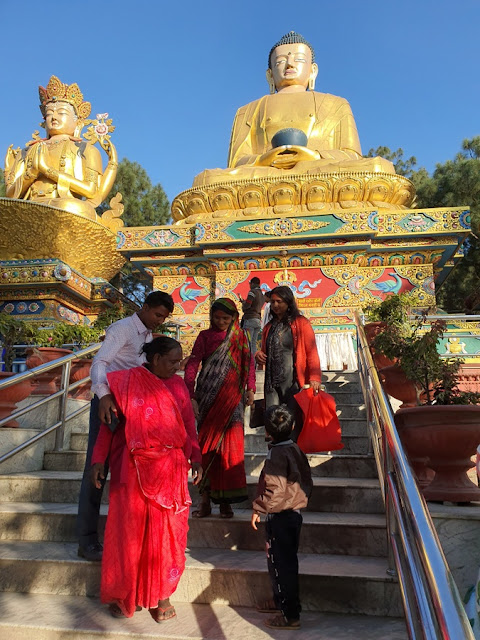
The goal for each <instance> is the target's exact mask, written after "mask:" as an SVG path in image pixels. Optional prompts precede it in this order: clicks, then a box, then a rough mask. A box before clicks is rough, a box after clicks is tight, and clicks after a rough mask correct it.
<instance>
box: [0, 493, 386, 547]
mask: <svg viewBox="0 0 480 640" xmlns="http://www.w3.org/2000/svg"><path fill="white" fill-rule="evenodd" d="M234 510H235V517H234V518H232V519H231V520H230V521H226V520H224V519H222V518H219V516H218V509H217V508H215V507H214V509H213V514H212V516H209V517H208V518H202V519H199V518H192V517H190V521H189V526H190V530H189V532H188V546H189V547H192V548H204V547H205V548H218V549H246V550H250V551H263V549H264V548H265V542H264V539H263V532H262V534H261V535H260V536H259V535H257V534H255V533H254V531H253V530H252V528H251V526H250V517H251V514H252V512H251V509H236V508H235V507H234ZM107 511H108V507H107V505H102V510H101V518H100V531H101V532H102V533H103V530H104V525H105V520H106V515H107ZM76 517H77V505H76V504H58V503H29V502H16V503H15V502H9V503H0V540H24V541H27V540H29V541H31V542H35V541H44V542H75V541H76V540H77V537H76V534H75V521H76ZM260 526H261V528H262V531H263V525H260ZM386 542H387V541H386V530H385V517H384V516H383V515H381V514H368V513H367V514H360V513H347V514H344V513H313V512H308V511H307V512H304V514H303V527H302V535H301V538H300V551H301V552H302V553H327V554H341V555H355V556H378V557H380V556H386V554H387V545H386Z"/></svg>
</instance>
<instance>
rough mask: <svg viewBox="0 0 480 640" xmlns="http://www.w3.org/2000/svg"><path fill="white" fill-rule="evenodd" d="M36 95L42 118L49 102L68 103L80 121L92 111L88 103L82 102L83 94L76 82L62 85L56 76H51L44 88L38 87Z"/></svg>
mask: <svg viewBox="0 0 480 640" xmlns="http://www.w3.org/2000/svg"><path fill="white" fill-rule="evenodd" d="M38 95H39V97H40V111H41V112H42V115H43V117H45V107H46V105H47V104H48V103H49V102H59V101H61V102H68V103H69V104H71V105H72V106H73V108H74V109H75V112H76V114H77V116H78V117H79V118H80V119H81V120H85V118H88V116H89V115H90V111H91V110H92V105H91V104H90V102H84V101H83V93H82V92H81V91H80V87H79V86H78V84H77V83H76V82H74V83H73V84H64V83H63V82H61V81H60V80H59V79H58V78H57V76H52V77H51V78H50V80H49V81H48V84H47V86H46V87H38Z"/></svg>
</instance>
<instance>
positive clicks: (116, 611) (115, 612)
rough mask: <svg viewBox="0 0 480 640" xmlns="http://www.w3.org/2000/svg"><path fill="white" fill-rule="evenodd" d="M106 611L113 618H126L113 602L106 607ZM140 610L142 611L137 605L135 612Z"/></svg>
mask: <svg viewBox="0 0 480 640" xmlns="http://www.w3.org/2000/svg"><path fill="white" fill-rule="evenodd" d="M108 610H109V612H110V615H111V616H112V617H113V618H126V615H125V614H124V613H123V611H122V610H121V609H120V607H119V606H118V604H116V603H115V602H112V604H109V605H108ZM141 610H142V607H139V606H138V605H137V606H136V607H135V611H141Z"/></svg>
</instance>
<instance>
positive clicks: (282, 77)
mask: <svg viewBox="0 0 480 640" xmlns="http://www.w3.org/2000/svg"><path fill="white" fill-rule="evenodd" d="M317 74H318V66H317V64H316V63H315V51H314V49H313V47H312V45H311V44H310V43H309V42H307V40H305V38H304V37H303V36H301V35H300V34H299V33H296V32H295V31H290V32H289V33H287V34H285V35H284V36H282V37H281V38H280V40H279V41H278V42H276V43H275V44H274V45H273V47H272V48H271V49H270V53H269V54H268V69H267V82H268V84H269V86H270V93H272V94H273V93H275V91H278V92H279V93H280V92H285V93H294V92H299V91H306V90H307V89H309V90H310V91H313V90H314V89H315V79H316V77H317Z"/></svg>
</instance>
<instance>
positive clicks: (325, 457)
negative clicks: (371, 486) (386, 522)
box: [245, 452, 378, 478]
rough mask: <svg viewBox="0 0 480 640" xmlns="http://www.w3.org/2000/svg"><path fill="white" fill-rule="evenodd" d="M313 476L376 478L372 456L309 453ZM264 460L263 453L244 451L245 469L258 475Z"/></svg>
mask: <svg viewBox="0 0 480 640" xmlns="http://www.w3.org/2000/svg"><path fill="white" fill-rule="evenodd" d="M307 458H308V461H309V463H310V469H311V471H312V475H313V476H317V477H328V478H377V477H378V476H377V469H376V465H375V459H374V457H373V456H366V455H364V456H360V455H358V456H357V455H352V454H344V455H338V452H334V453H331V454H321V453H311V454H308V455H307ZM264 460H265V454H264V453H245V469H246V471H247V473H248V474H249V475H252V476H258V475H259V474H260V471H261V469H262V466H263V462H264Z"/></svg>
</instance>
